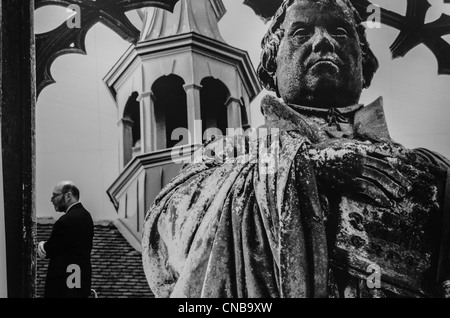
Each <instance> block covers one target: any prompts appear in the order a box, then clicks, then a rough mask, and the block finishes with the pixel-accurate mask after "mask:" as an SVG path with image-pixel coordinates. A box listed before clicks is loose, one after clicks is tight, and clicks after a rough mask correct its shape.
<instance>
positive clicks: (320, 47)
mask: <svg viewBox="0 0 450 318" xmlns="http://www.w3.org/2000/svg"><path fill="white" fill-rule="evenodd" d="M333 42H334V39H333V38H332V36H331V35H330V33H328V31H327V30H326V29H323V28H316V30H315V32H314V35H313V44H312V50H313V52H316V53H319V52H334V43H333Z"/></svg>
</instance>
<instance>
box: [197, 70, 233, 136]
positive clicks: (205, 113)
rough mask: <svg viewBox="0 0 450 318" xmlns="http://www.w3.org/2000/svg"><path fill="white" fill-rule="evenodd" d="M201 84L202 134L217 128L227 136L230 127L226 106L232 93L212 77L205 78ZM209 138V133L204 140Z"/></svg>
mask: <svg viewBox="0 0 450 318" xmlns="http://www.w3.org/2000/svg"><path fill="white" fill-rule="evenodd" d="M200 84H201V85H202V89H201V91H200V107H201V118H202V132H205V131H207V130H211V128H217V129H219V130H220V132H221V133H222V134H223V135H225V134H226V129H227V127H228V114H227V107H226V105H225V104H226V101H227V99H228V97H229V96H230V92H229V90H228V88H227V87H226V86H225V84H224V83H223V82H222V81H220V80H218V79H215V78H212V77H205V78H204V79H203V80H202V81H201V83H200ZM209 137H210V136H209V135H208V133H207V134H204V135H203V138H204V139H207V138H209Z"/></svg>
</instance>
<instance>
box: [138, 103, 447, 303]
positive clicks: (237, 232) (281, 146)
mask: <svg viewBox="0 0 450 318" xmlns="http://www.w3.org/2000/svg"><path fill="white" fill-rule="evenodd" d="M374 108H376V110H373V111H372V112H374V113H376V112H377V111H379V105H378V104H377V105H375V107H374ZM366 109H369V110H370V107H369V108H367V107H365V108H363V110H362V111H366ZM262 110H263V113H264V115H265V119H266V125H265V129H264V130H262V131H263V132H264V134H259V135H257V138H253V139H252V138H244V137H243V136H240V137H239V136H238V137H235V138H234V139H233V138H231V137H226V138H224V139H219V140H216V141H213V142H210V143H209V144H207V145H204V147H202V148H201V149H200V150H199V151H197V153H196V154H195V156H194V160H193V161H194V162H192V163H190V164H188V165H187V166H185V167H184V168H183V169H182V171H181V172H180V173H179V174H178V175H177V176H176V177H175V178H174V179H173V180H172V181H171V182H170V183H169V184H168V185H167V186H166V187H164V189H163V190H162V191H161V193H160V194H159V195H158V196H157V197H156V199H155V201H154V203H153V205H152V206H151V208H150V209H149V212H148V214H147V216H146V219H145V224H144V230H143V237H142V246H143V265H144V270H145V273H146V277H147V279H148V281H149V284H150V287H151V289H152V291H153V292H154V293H155V295H156V296H157V297H328V296H333V295H329V293H330V288H329V283H330V273H331V276H333V274H332V271H330V266H329V264H328V262H329V260H328V259H329V258H328V251H329V249H328V248H327V235H326V216H325V215H324V212H323V207H322V206H321V202H322V200H321V194H320V193H319V191H318V185H317V180H316V176H315V172H314V168H313V166H314V164H313V162H312V161H311V159H310V158H309V156H308V149H309V146H310V144H311V143H315V142H320V141H323V140H324V139H326V138H329V137H332V136H328V137H327V136H326V134H324V133H323V131H320V132H319V131H318V130H317V127H313V126H314V125H311V122H308V123H307V122H306V121H305V120H304V118H303V117H302V116H300V115H298V114H297V113H296V112H295V111H293V110H292V109H291V108H288V107H286V105H284V104H281V103H280V102H278V101H277V100H276V99H275V98H273V97H267V98H265V99H264V100H263V102H262ZM360 112H361V110H360ZM381 112H382V110H381ZM374 116H375V117H371V116H360V117H361V118H362V119H360V120H359V122H358V119H355V123H354V124H355V125H354V127H355V132H354V134H355V135H356V134H358V129H359V130H360V135H361V136H365V137H368V138H370V139H372V140H374V138H375V137H379V138H380V139H385V138H386V137H388V134H387V131H384V128H385V127H384V125H385V121H384V118H382V116H379V114H378V115H376V114H375V115H374ZM355 118H358V116H356V117H355ZM271 128H276V129H277V130H273V129H272V130H271ZM375 135H378V136H375ZM231 140H234V141H235V143H234V144H232V143H230V142H231ZM222 142H225V147H221V146H220V145H223V143H222ZM218 145H219V146H218ZM230 145H231V146H230ZM233 146H237V148H238V149H237V150H236V149H232V148H233ZM208 149H214V151H215V153H211V152H210V150H208ZM230 149H232V150H231V152H233V151H234V155H233V156H231V155H230V152H227V151H230ZM227 154H228V156H227ZM425 154H428V152H425ZM222 155H225V156H226V157H225V158H223V157H221V156H222ZM431 156H432V155H431ZM432 157H433V156H432ZM205 158H209V160H203V159H205ZM275 158H276V160H275ZM433 158H434V157H433ZM223 159H225V160H223ZM430 160H431V159H430ZM444 161H445V159H444ZM268 163H269V164H268ZM274 163H275V165H274ZM444 165H445V164H444ZM331 280H332V281H334V278H333V277H331ZM336 293H337V292H336Z"/></svg>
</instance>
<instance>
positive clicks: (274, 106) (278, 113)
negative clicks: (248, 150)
mask: <svg viewBox="0 0 450 318" xmlns="http://www.w3.org/2000/svg"><path fill="white" fill-rule="evenodd" d="M294 109H295V110H294ZM332 110H338V112H339V113H340V114H344V115H345V114H350V113H353V114H354V120H353V126H354V130H355V135H356V136H358V137H360V138H364V139H369V140H375V141H382V140H390V139H391V138H390V136H389V131H388V127H387V124H386V118H385V115H384V110H383V98H382V97H379V98H378V99H376V100H375V101H374V102H372V103H371V104H369V105H367V106H362V105H360V104H356V105H352V106H348V107H344V108H339V109H335V108H333V109H332ZM261 111H262V113H263V114H264V117H265V126H267V127H274V128H275V127H276V128H278V129H280V130H298V131H300V133H302V134H303V135H305V136H306V137H308V138H309V139H310V140H311V141H312V142H319V141H320V139H321V138H320V137H319V136H320V134H319V132H318V131H317V129H316V128H314V127H312V126H311V125H309V124H308V123H307V121H306V120H305V117H304V116H302V113H303V114H305V112H307V111H309V112H317V114H318V115H319V113H323V114H327V113H329V112H331V111H330V110H329V109H315V108H312V107H305V106H298V105H290V107H289V106H288V105H286V104H285V103H284V102H283V101H282V100H281V99H277V98H276V97H274V96H271V95H266V96H265V97H264V98H263V100H262V101H261ZM319 116H320V115H319Z"/></svg>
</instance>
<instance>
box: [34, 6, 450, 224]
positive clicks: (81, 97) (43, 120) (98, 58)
mask: <svg viewBox="0 0 450 318" xmlns="http://www.w3.org/2000/svg"><path fill="white" fill-rule="evenodd" d="M223 2H224V5H225V7H226V9H227V14H226V15H225V16H224V17H223V18H222V20H221V21H220V23H219V27H220V30H221V33H222V36H223V38H224V39H225V41H226V42H227V43H228V44H230V45H232V46H235V47H238V48H240V49H243V50H246V51H248V53H249V56H250V58H251V60H252V62H253V65H254V67H255V68H256V67H257V65H258V63H259V56H260V53H261V49H260V42H261V39H262V37H263V35H264V33H265V31H266V29H267V27H268V25H267V24H264V23H263V21H262V20H261V19H259V18H258V17H257V16H256V15H255V14H254V13H253V11H252V10H251V9H250V8H249V7H247V6H245V5H243V4H242V0H223ZM374 2H375V1H374ZM429 2H430V3H431V4H432V5H433V6H432V8H431V9H430V10H429V12H428V14H427V22H431V21H433V20H436V19H437V18H438V17H439V16H440V14H441V13H442V12H445V13H447V14H449V15H450V5H444V3H443V0H430V1H429ZM376 3H377V4H379V5H381V6H383V7H385V8H387V9H390V10H392V11H396V12H398V13H400V14H404V13H405V12H406V0H397V1H389V0H378V1H376ZM68 15H70V13H68V12H66V9H65V8H62V7H44V8H41V9H38V10H37V11H36V13H35V32H36V33H42V32H46V31H49V30H52V29H54V28H55V27H57V26H58V25H59V24H61V23H62V22H64V20H65V18H66V17H67V16H68ZM129 17H130V19H132V21H133V22H135V24H136V25H139V19H138V18H137V14H136V13H135V12H130V13H129ZM367 34H368V39H369V42H370V43H371V47H372V49H373V51H374V52H375V54H376V56H377V57H378V59H379V61H380V69H379V70H378V72H377V73H376V74H375V78H374V80H373V83H372V86H371V87H370V88H369V89H368V90H365V91H364V93H363V96H362V98H361V102H363V103H369V102H371V101H373V100H375V99H376V98H377V97H379V96H383V98H384V103H385V112H386V117H387V121H388V126H389V129H390V133H391V136H392V137H393V138H394V139H395V140H396V141H398V142H400V143H402V144H403V145H404V146H406V147H409V148H414V147H426V148H429V149H431V150H434V151H437V152H439V153H441V154H443V155H444V156H446V157H448V158H450V125H449V123H448V122H449V120H450V116H449V115H450V103H449V99H450V76H449V75H440V76H438V75H437V62H436V59H435V57H434V56H433V54H432V53H431V52H430V51H429V50H428V49H427V48H426V47H425V46H424V45H420V46H418V47H416V48H414V49H413V50H412V51H410V52H409V53H408V54H407V55H406V57H404V58H398V59H395V60H392V59H391V57H390V51H389V46H390V45H391V44H392V43H393V41H394V39H395V37H396V36H397V34H398V31H397V30H395V29H393V28H390V27H388V26H384V25H382V27H381V28H380V29H368V30H367ZM444 38H445V39H446V40H447V41H449V40H450V36H446V37H444ZM128 47H129V43H127V42H125V41H124V40H122V39H121V38H120V37H119V36H118V35H117V34H115V33H114V32H113V31H111V30H110V29H108V28H106V27H105V26H103V25H101V24H97V25H95V26H94V27H93V28H92V29H91V30H90V31H89V32H88V35H87V38H86V49H87V55H79V54H71V55H64V56H61V57H59V58H58V59H56V61H55V62H54V63H53V65H52V68H51V71H52V75H53V77H54V78H55V80H56V84H52V85H50V86H48V87H46V88H45V89H44V90H43V91H42V93H41V94H40V96H39V99H38V103H37V107H36V174H37V180H36V188H37V191H36V201H37V202H36V211H37V216H38V217H42V216H53V217H59V216H60V215H59V213H55V212H54V210H53V206H52V205H51V203H50V196H51V193H52V190H53V187H54V185H55V184H56V183H57V182H58V181H60V180H64V179H69V180H73V181H74V182H75V183H76V184H77V185H78V186H79V187H80V191H81V200H82V202H83V203H84V205H85V206H86V207H87V208H88V210H90V212H91V213H92V214H93V216H94V218H95V219H97V220H99V219H114V218H115V217H116V213H115V210H114V208H113V205H112V204H111V202H110V200H109V198H108V196H107V194H106V189H107V188H108V187H109V186H110V185H111V184H112V182H113V181H114V180H115V178H116V177H117V176H118V173H119V163H118V127H117V121H118V116H117V110H116V105H115V103H114V100H113V98H112V96H111V95H110V94H109V92H108V90H107V88H106V85H105V84H104V83H103V81H102V78H103V77H104V75H105V74H106V73H107V72H108V70H109V69H110V68H111V67H112V66H113V65H114V63H115V61H117V60H118V58H119V57H120V56H121V55H122V54H123V52H124V51H125V50H126V49H127V48H128ZM265 94H267V91H263V92H262V93H261V94H260V95H259V96H258V97H257V98H256V99H255V100H254V101H253V103H252V113H251V124H252V126H257V125H259V124H261V123H262V116H261V114H260V112H259V101H260V99H261V97H262V96H263V95H265Z"/></svg>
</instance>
